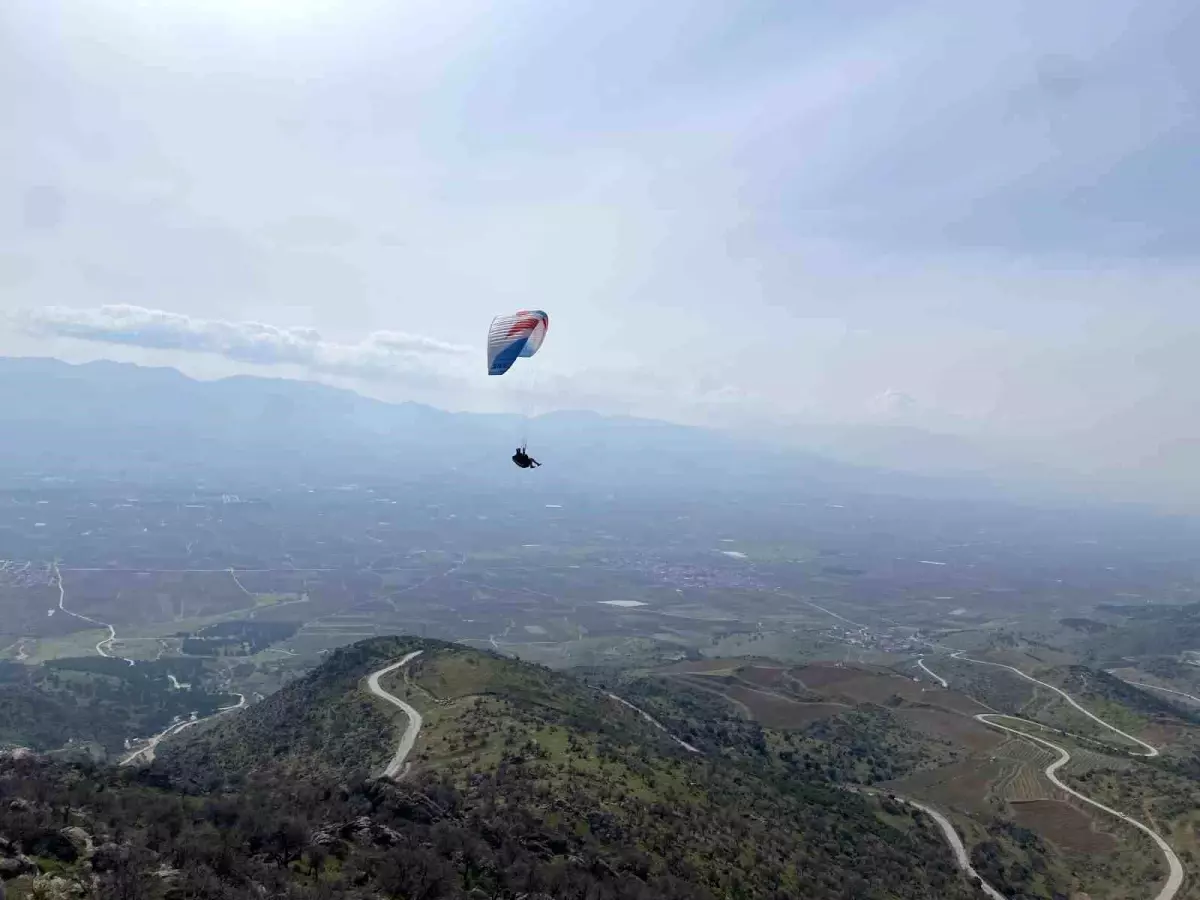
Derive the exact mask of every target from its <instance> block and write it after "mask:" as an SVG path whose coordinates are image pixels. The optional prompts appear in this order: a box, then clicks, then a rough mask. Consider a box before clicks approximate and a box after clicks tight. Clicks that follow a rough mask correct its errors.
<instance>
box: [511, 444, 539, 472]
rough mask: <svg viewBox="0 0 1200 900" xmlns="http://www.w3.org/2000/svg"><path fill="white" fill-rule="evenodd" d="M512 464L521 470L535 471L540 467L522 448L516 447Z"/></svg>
mask: <svg viewBox="0 0 1200 900" xmlns="http://www.w3.org/2000/svg"><path fill="white" fill-rule="evenodd" d="M512 459H513V462H515V463H516V464H517V465H518V466H520V467H521V468H522V469H536V468H537V467H538V466H540V465H541V463H540V462H538V461H537V460H536V459H534V458H533V457H532V456H530V455H529V454H528V453H526V452H525V448H524V447H518V448H517V452H516V453H514V454H513V458H512Z"/></svg>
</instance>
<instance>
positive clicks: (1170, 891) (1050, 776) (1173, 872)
mask: <svg viewBox="0 0 1200 900" xmlns="http://www.w3.org/2000/svg"><path fill="white" fill-rule="evenodd" d="M965 652H966V651H964V650H958V651H955V652H953V653H951V654H950V657H951V659H957V660H962V661H963V662H972V663H978V664H979V665H984V666H997V667H999V668H1001V669H1008V670H1009V671H1011V672H1015V673H1016V674H1018V675H1020V676H1021V677H1022V678H1024V679H1026V680H1027V681H1032V682H1033V683H1034V684H1038V685H1041V686H1042V687H1045V688H1049V689H1050V690H1052V691H1054V692H1055V693H1056V694H1058V695H1059V696H1060V697H1062V698H1063V699H1064V700H1066V701H1067V702H1068V703H1069V704H1071V706H1073V707H1074V708H1075V709H1077V710H1079V711H1080V712H1082V713H1083V714H1084V715H1085V716H1087V717H1088V718H1089V719H1091V720H1093V721H1094V722H1097V723H1098V724H1100V725H1102V726H1104V727H1105V728H1107V729H1108V730H1109V731H1112V732H1113V733H1115V734H1119V735H1121V736H1122V737H1124V738H1127V739H1128V740H1130V741H1132V742H1133V743H1135V744H1138V745H1139V746H1141V747H1144V748H1145V749H1146V751H1147V752H1145V753H1139V752H1137V751H1136V750H1129V751H1128V753H1129V754H1130V755H1131V756H1142V757H1146V758H1152V757H1155V756H1158V755H1159V751H1158V748H1157V747H1152V746H1151V745H1150V744H1147V743H1146V742H1145V741H1143V740H1141V739H1140V738H1136V737H1134V736H1133V735H1131V734H1126V733H1125V732H1124V731H1121V729H1119V728H1117V727H1116V726H1115V725H1111V724H1109V723H1108V722H1105V721H1104V720H1103V719H1101V718H1100V717H1099V716H1097V715H1095V714H1094V713H1091V712H1089V711H1088V710H1086V709H1084V708H1083V707H1082V706H1080V705H1079V704H1078V703H1077V702H1076V701H1075V699H1074V698H1073V697H1071V696H1070V695H1069V694H1067V693H1066V692H1065V691H1063V690H1062V689H1061V688H1057V687H1055V686H1054V685H1052V684H1047V683H1046V682H1044V681H1039V680H1038V679H1037V678H1034V677H1033V676H1032V675H1026V674H1025V673H1024V672H1022V671H1021V670H1020V669H1018V668H1016V667H1015V666H1009V665H1005V664H1004V663H995V662H989V661H988V660H984V659H972V658H971V657H969V656H964V655H963V654H964V653H965ZM921 668H922V669H924V670H925V671H926V672H928V673H929V674H930V675H933V677H934V678H937V679H938V680H939V681H941V682H942V683H943V684H945V683H946V682H945V680H944V679H942V678H941V677H940V676H938V675H935V674H934V673H933V672H932V671H930V670H929V669H928V668H926V666H925V665H924V663H923V662H922V663H921ZM975 719H976V720H977V721H979V722H982V723H983V724H984V725H988V726H990V727H992V728H998V729H1000V730H1001V731H1006V732H1008V733H1009V734H1012V735H1015V736H1016V737H1019V738H1023V739H1024V740H1026V741H1030V742H1032V743H1035V744H1040V745H1042V746H1043V747H1047V748H1049V749H1051V750H1053V751H1055V752H1056V753H1057V754H1058V759H1056V760H1055V761H1054V762H1052V763H1050V765H1048V766H1046V768H1045V770H1044V772H1043V774H1044V775H1045V776H1046V779H1047V780H1048V781H1049V782H1050V783H1051V784H1053V785H1054V786H1055V787H1057V788H1059V789H1061V790H1063V791H1065V792H1066V793H1068V794H1070V795H1071V796H1072V797H1075V798H1077V799H1079V800H1082V801H1083V802H1084V803H1086V804H1088V805H1089V806H1094V807H1095V808H1096V809H1099V810H1101V811H1103V812H1106V813H1108V814H1109V815H1111V816H1115V817H1116V818H1118V819H1120V820H1121V821H1122V822H1125V823H1126V824H1128V825H1132V826H1133V827H1134V828H1136V829H1138V830H1139V831H1141V832H1142V833H1143V834H1145V835H1146V836H1147V837H1149V838H1150V840H1152V841H1153V842H1154V843H1155V844H1157V845H1158V848H1159V849H1160V850H1161V851H1162V853H1163V856H1164V857H1166V860H1167V870H1168V872H1167V880H1166V883H1165V884H1164V885H1163V886H1162V889H1161V890H1160V891H1159V892H1158V893H1157V894H1155V895H1154V898H1153V900H1173V898H1174V897H1175V895H1176V894H1178V893H1179V889H1180V888H1181V887H1182V886H1183V864H1182V863H1181V862H1180V861H1179V857H1178V855H1176V853H1175V851H1174V850H1172V849H1171V845H1170V844H1168V843H1167V842H1166V840H1164V839H1163V837H1162V835H1160V834H1158V833H1157V832H1156V831H1154V830H1152V829H1151V828H1150V827H1149V826H1147V825H1144V824H1142V823H1141V822H1139V821H1138V820H1137V819H1135V818H1133V817H1132V816H1127V815H1125V813H1123V812H1120V811H1118V810H1115V809H1113V808H1112V807H1110V806H1105V805H1104V804H1103V803H1101V802H1099V801H1098V800H1093V799H1092V798H1091V797H1088V796H1087V795H1085V794H1082V793H1080V792H1079V791H1077V790H1075V789H1074V788H1072V787H1069V786H1068V785H1066V784H1064V783H1063V782H1062V781H1061V780H1059V778H1058V774H1057V773H1058V770H1059V769H1061V768H1062V767H1063V766H1065V765H1067V763H1069V762H1070V761H1071V754H1070V752H1069V751H1067V750H1066V749H1065V748H1063V747H1060V746H1059V745H1058V744H1055V743H1053V742H1052V741H1048V740H1046V738H1044V737H1039V736H1037V735H1033V734H1029V733H1027V732H1025V731H1019V730H1018V729H1016V728H1012V727H1010V726H1008V725H1003V724H1001V723H1000V722H997V721H994V720H995V719H1009V720H1011V721H1016V722H1022V723H1024V724H1026V725H1032V726H1033V727H1035V728H1042V729H1047V730H1050V731H1058V729H1054V728H1049V727H1048V726H1046V725H1042V724H1041V723H1038V722H1034V721H1031V720H1030V719H1022V718H1021V717H1020V716H1010V715H1005V714H1003V713H979V714H978V715H976V716H975ZM910 802H911V801H910ZM913 805H914V806H918V807H919V808H921V809H924V810H925V812H928V813H929V814H930V815H931V816H933V817H934V818H935V819H938V820H939V821H938V824H939V825H942V821H941V819H942V817H941V816H939V814H938V813H936V812H934V811H933V810H931V809H928V808H925V807H921V806H919V804H915V803H914V804H913ZM949 824H950V823H949V822H947V823H946V825H949ZM946 825H943V828H942V830H943V831H946ZM952 831H953V827H952V826H951V827H950V831H948V832H947V838H949V837H950V832H952ZM956 842H957V844H958V845H959V846H961V841H960V840H958V835H957V834H955V835H954V839H952V840H951V845H952V846H953V845H954V844H955V843H956ZM955 856H956V857H957V856H958V849H957V847H955ZM960 865H961V859H960ZM984 889H985V891H987V893H988V895H989V896H991V897H993V898H994V897H996V896H1000V895H998V894H996V892H995V891H994V889H992V888H989V887H987V886H986V885H985V887H984Z"/></svg>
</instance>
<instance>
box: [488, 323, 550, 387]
mask: <svg viewBox="0 0 1200 900" xmlns="http://www.w3.org/2000/svg"><path fill="white" fill-rule="evenodd" d="M549 327H550V317H549V316H548V315H546V314H545V313H544V312H542V311H541V310H540V309H523V310H521V311H520V312H517V313H513V314H512V315H509V316H496V318H494V319H492V325H491V327H490V328H489V329H488V346H487V355H488V374H489V375H503V374H504V373H505V372H507V371H508V370H509V369H511V368H512V366H513V363H515V362H516V361H517V359H518V358H519V357H522V356H533V354H535V353H537V352H538V349H539V348H540V347H541V346H542V341H544V340H545V339H546V329H547V328H549Z"/></svg>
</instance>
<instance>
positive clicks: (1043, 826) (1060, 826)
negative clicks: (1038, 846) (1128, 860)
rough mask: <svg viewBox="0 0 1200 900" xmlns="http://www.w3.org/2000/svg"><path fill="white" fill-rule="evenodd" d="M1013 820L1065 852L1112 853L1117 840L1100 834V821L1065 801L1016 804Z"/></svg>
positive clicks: (1013, 805) (1029, 801) (1034, 801)
mask: <svg viewBox="0 0 1200 900" xmlns="http://www.w3.org/2000/svg"><path fill="white" fill-rule="evenodd" d="M1012 810H1013V818H1015V819H1016V820H1017V822H1018V823H1019V824H1021V825H1024V826H1025V827H1026V828H1032V829H1033V830H1034V831H1036V832H1037V833H1038V834H1041V835H1043V836H1044V837H1045V838H1046V839H1047V840H1051V841H1053V842H1054V843H1056V844H1058V845H1059V846H1060V847H1062V848H1063V849H1065V850H1075V851H1078V852H1080V853H1097V854H1098V853H1112V852H1113V851H1115V850H1116V849H1117V841H1116V839H1115V838H1114V837H1113V836H1112V835H1110V834H1104V833H1101V832H1099V831H1096V822H1095V820H1094V819H1092V817H1091V816H1089V815H1088V814H1087V813H1085V812H1083V811H1082V810H1080V809H1076V808H1075V807H1074V806H1072V805H1071V804H1069V803H1066V802H1065V801H1062V800H1028V801H1014V802H1013V803H1012Z"/></svg>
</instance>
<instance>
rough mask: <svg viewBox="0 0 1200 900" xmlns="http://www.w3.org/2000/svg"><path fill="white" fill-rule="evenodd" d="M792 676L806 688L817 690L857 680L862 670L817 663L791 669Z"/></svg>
mask: <svg viewBox="0 0 1200 900" xmlns="http://www.w3.org/2000/svg"><path fill="white" fill-rule="evenodd" d="M792 674H793V675H795V676H796V677H797V678H799V679H800V680H801V681H802V682H803V683H804V684H805V685H806V686H807V687H809V688H812V689H813V690H819V689H820V688H824V687H829V686H830V685H834V684H841V683H842V682H843V681H849V680H851V679H854V678H859V677H861V676H862V675H863V670H862V669H852V668H849V667H846V666H831V665H822V664H820V663H817V664H816V665H811V666H804V667H802V668H799V669H793V670H792Z"/></svg>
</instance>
